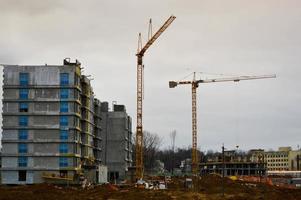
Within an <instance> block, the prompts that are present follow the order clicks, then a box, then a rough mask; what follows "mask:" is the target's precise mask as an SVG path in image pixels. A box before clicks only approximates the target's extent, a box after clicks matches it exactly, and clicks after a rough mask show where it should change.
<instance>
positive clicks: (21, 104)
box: [19, 102, 28, 109]
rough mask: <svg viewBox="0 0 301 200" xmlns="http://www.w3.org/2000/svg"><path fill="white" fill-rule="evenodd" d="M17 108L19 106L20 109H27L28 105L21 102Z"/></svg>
mask: <svg viewBox="0 0 301 200" xmlns="http://www.w3.org/2000/svg"><path fill="white" fill-rule="evenodd" d="M19 106H20V109H28V103H24V102H22V103H20V104H19Z"/></svg>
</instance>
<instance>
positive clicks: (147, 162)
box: [133, 131, 162, 169]
mask: <svg viewBox="0 0 301 200" xmlns="http://www.w3.org/2000/svg"><path fill="white" fill-rule="evenodd" d="M133 141H136V140H135V138H134V139H133ZM161 144H162V138H160V137H159V136H158V134H156V133H151V132H148V131H143V161H144V168H145V169H152V168H153V167H154V163H155V160H156V154H157V152H158V151H159V148H160V146H161ZM133 149H134V152H133V157H135V156H136V154H135V146H134V147H133Z"/></svg>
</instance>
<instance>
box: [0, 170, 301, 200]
mask: <svg viewBox="0 0 301 200" xmlns="http://www.w3.org/2000/svg"><path fill="white" fill-rule="evenodd" d="M224 185H225V187H224V191H225V196H224V197H223V196H222V191H223V189H222V179H221V178H219V177H216V176H207V177H202V179H201V180H199V182H198V186H197V187H195V188H194V189H186V188H185V187H184V179H172V181H171V182H170V183H169V184H168V189H167V190H146V189H137V188H134V187H131V186H127V187H123V188H120V187H115V186H112V185H103V186H96V187H94V188H91V189H81V188H79V187H62V186H55V185H48V184H39V185H25V186H1V187H0V200H19V199H20V200H21V199H22V200H29V199H30V200H31V199H33V200H35V199H36V200H67V199H68V200H69V199H74V200H80V199H81V200H86V199H87V200H102V199H104V200H115V199H122V200H136V199H137V200H138V199H141V200H144V199H158V200H163V199H164V200H165V199H167V200H168V199H170V200H175V199H179V200H182V199H184V200H188V199H198V200H222V199H229V200H230V199H231V200H249V199H250V200H267V199H269V200H301V189H282V188H278V187H275V186H267V185H263V184H252V183H246V182H239V181H231V180H229V179H226V180H225V184H224Z"/></svg>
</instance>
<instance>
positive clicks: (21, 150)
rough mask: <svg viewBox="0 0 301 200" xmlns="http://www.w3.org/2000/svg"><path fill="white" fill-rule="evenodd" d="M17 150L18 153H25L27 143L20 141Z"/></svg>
mask: <svg viewBox="0 0 301 200" xmlns="http://www.w3.org/2000/svg"><path fill="white" fill-rule="evenodd" d="M18 152H19V153H27V144H24V143H20V144H19V145H18Z"/></svg>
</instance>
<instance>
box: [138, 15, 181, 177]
mask: <svg viewBox="0 0 301 200" xmlns="http://www.w3.org/2000/svg"><path fill="white" fill-rule="evenodd" d="M175 18H176V17H175V16H170V17H169V18H168V19H167V21H166V22H165V23H164V24H163V25H162V26H161V28H160V29H159V30H158V31H157V32H156V33H155V34H154V35H153V36H151V35H150V34H151V33H150V32H151V20H150V29H149V37H150V38H149V40H148V41H147V43H146V44H145V45H144V47H143V48H142V42H141V33H139V41H138V52H137V54H136V56H137V127H136V178H137V179H142V177H143V128H142V100H143V69H144V65H143V62H142V60H143V56H144V54H145V52H146V50H147V49H148V48H149V47H150V46H151V45H152V44H153V43H154V42H155V40H156V39H157V38H158V37H159V36H160V35H161V34H162V33H163V32H164V31H165V30H166V29H167V27H168V26H169V25H170V24H171V23H172V22H173V21H174V20H175Z"/></svg>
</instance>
